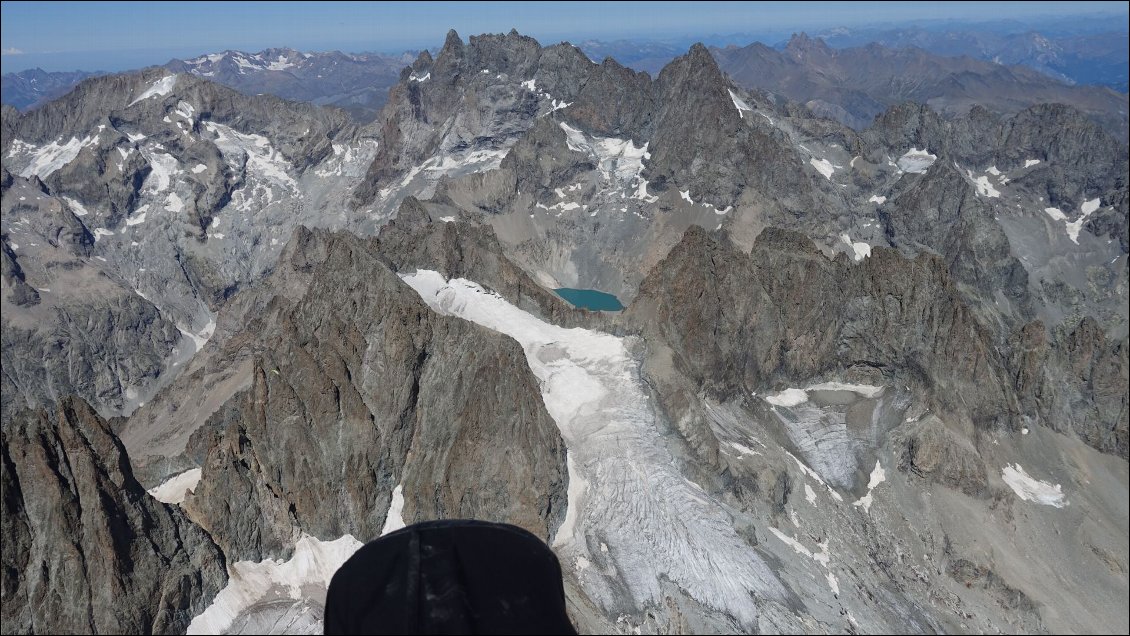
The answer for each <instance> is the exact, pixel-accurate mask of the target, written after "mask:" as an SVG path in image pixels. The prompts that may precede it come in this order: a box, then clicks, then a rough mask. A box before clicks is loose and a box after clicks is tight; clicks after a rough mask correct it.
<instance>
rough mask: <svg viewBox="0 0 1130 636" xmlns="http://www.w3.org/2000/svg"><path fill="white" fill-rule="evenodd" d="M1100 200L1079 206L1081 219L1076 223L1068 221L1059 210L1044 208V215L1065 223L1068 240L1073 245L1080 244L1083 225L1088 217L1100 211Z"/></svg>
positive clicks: (1093, 200) (1086, 202) (1092, 200)
mask: <svg viewBox="0 0 1130 636" xmlns="http://www.w3.org/2000/svg"><path fill="white" fill-rule="evenodd" d="M1099 203H1100V200H1099V199H1091V200H1090V201H1084V202H1083V204H1082V205H1080V206H1079V213H1080V214H1079V218H1077V219H1075V220H1074V221H1070V222H1069V221H1068V220H1067V215H1066V214H1064V213H1063V210H1060V209H1059V208H1044V213H1045V214H1047V215H1048V216H1050V217H1051V218H1052V219H1054V220H1056V221H1063V222H1064V224H1065V226H1066V229H1067V238H1069V239H1071V242H1072V243H1075V244H1076V245H1078V244H1079V233H1080V232H1081V231H1082V230H1083V223H1085V222H1086V221H1087V217H1089V216H1091V214H1092V213H1094V212H1095V210H1098V209H1099Z"/></svg>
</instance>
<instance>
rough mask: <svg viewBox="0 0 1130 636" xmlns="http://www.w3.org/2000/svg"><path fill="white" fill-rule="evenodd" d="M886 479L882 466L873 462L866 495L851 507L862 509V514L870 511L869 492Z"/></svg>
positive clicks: (870, 500)
mask: <svg viewBox="0 0 1130 636" xmlns="http://www.w3.org/2000/svg"><path fill="white" fill-rule="evenodd" d="M886 479H887V473H886V471H884V470H883V465H882V464H880V463H879V462H878V461H876V462H875V468H874V469H872V470H871V478H870V479H869V480H868V482H867V494H866V495H863V496H862V497H860V498H859V501H856V502H855V503H853V504H852V505H853V506H859V507H860V508H863V512H870V511H871V502H872V498H871V492H872V491H874V490H875V487H876V486H878V485H879V484H881V483H883V482H884V481H886Z"/></svg>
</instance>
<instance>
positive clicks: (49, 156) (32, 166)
mask: <svg viewBox="0 0 1130 636" xmlns="http://www.w3.org/2000/svg"><path fill="white" fill-rule="evenodd" d="M59 141H61V140H56V141H52V142H51V143H49V144H47V145H45V146H42V147H37V146H34V145H32V144H28V143H24V142H22V141H19V140H16V141H14V142H12V149H11V150H10V151H9V156H11V155H12V154H13V153H16V152H29V153H30V154H31V163H29V164H28V165H27V167H26V168H24V169H23V170H21V171H20V176H21V177H24V178H28V177H31V176H32V175H35V176H37V177H39V178H40V179H45V178H47V176H48V175H50V174H51V173H52V172H55V171H56V170H58V169H60V168H62V167H63V166H65V165H67V164H68V163H70V162H72V161H74V160H75V157H77V156H78V153H79V152H80V151H81V150H82V149H83V148H85V147H87V146H90V145H92V144H96V143H98V135H97V133H96V134H94V135H91V136H88V137H85V138H83V139H82V140H79V139H78V138H77V137H71V140H70V141H68V142H67V143H65V144H60V143H59ZM17 144H20V145H19V146H17Z"/></svg>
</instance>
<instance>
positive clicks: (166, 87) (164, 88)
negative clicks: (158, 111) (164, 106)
mask: <svg viewBox="0 0 1130 636" xmlns="http://www.w3.org/2000/svg"><path fill="white" fill-rule="evenodd" d="M176 83H177V76H176V75H166V76H164V77H162V78H161V79H159V80H157V81H156V82H153V84H152V85H150V86H149V88H147V89H145V92H143V93H142V94H141V95H138V96H137V99H135V100H133V101H132V102H130V103H129V104H128V105H127V106H126V108H129V107H130V106H133V105H134V104H136V103H138V102H140V101H141V100H143V99H149V98H150V97H164V96H165V95H168V94H169V93H171V92H172V90H173V86H175V85H176Z"/></svg>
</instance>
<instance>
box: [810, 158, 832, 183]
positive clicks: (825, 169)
mask: <svg viewBox="0 0 1130 636" xmlns="http://www.w3.org/2000/svg"><path fill="white" fill-rule="evenodd" d="M808 163H810V164H812V167H813V168H816V171H817V172H819V173H820V174H822V175H824V178H825V179H827V180H828V181H831V180H832V174H833V173H834V172H835V171H836V166H833V165H832V162H831V161H828V160H827V159H817V158H816V157H813V158H811V159H809V160H808Z"/></svg>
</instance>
